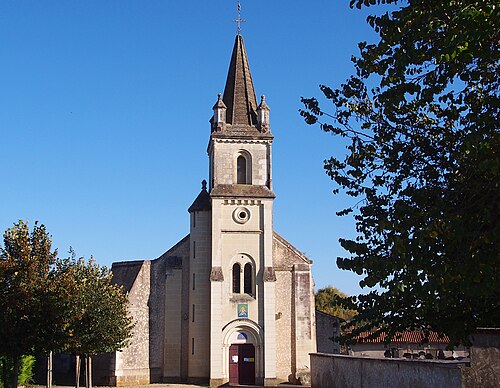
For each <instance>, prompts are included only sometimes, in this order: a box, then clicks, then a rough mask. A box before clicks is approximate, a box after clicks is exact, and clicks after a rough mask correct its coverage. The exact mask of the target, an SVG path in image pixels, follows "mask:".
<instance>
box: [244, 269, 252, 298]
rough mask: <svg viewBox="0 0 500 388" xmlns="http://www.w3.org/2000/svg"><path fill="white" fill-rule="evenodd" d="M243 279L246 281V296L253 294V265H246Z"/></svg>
mask: <svg viewBox="0 0 500 388" xmlns="http://www.w3.org/2000/svg"><path fill="white" fill-rule="evenodd" d="M243 275H244V276H243V279H244V286H243V288H244V291H245V294H251V293H252V292H253V284H252V280H253V276H252V264H250V263H246V264H245V267H244V274H243Z"/></svg>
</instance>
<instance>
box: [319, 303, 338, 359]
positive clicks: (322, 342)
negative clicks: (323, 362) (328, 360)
mask: <svg viewBox="0 0 500 388" xmlns="http://www.w3.org/2000/svg"><path fill="white" fill-rule="evenodd" d="M339 327H340V322H339V318H337V317H334V316H333V315H330V314H326V313H324V312H321V311H318V310H316V347H317V349H318V350H317V351H318V353H330V354H338V353H340V346H339V344H338V342H334V341H333V340H332V338H333V337H335V336H337V335H339Z"/></svg>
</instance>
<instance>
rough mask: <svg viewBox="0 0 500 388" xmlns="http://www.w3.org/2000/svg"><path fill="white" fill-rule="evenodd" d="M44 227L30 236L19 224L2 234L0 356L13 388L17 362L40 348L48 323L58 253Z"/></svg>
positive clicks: (36, 227)
mask: <svg viewBox="0 0 500 388" xmlns="http://www.w3.org/2000/svg"><path fill="white" fill-rule="evenodd" d="M51 246H52V241H51V238H50V236H49V235H48V233H47V231H46V230H45V227H44V226H43V225H38V224H37V223H35V226H34V227H33V231H32V232H31V233H30V231H29V227H28V224H27V223H24V222H22V221H19V222H18V223H17V224H15V225H14V227H12V228H10V229H8V230H7V231H6V232H5V233H4V246H3V247H0V355H3V356H5V357H7V358H10V359H11V360H12V362H13V370H14V374H13V376H14V377H13V380H12V386H14V387H15V386H16V385H17V375H18V372H19V366H20V365H19V361H20V358H21V356H22V355H26V354H30V353H32V352H33V351H34V350H35V349H40V348H42V346H43V340H44V337H43V333H44V331H45V326H46V325H50V324H51V322H50V320H48V319H47V315H46V311H45V306H46V303H45V302H46V298H45V296H46V289H47V287H48V283H49V278H50V268H51V266H52V265H53V264H54V262H55V259H56V256H57V251H51Z"/></svg>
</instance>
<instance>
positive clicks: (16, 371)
mask: <svg viewBox="0 0 500 388" xmlns="http://www.w3.org/2000/svg"><path fill="white" fill-rule="evenodd" d="M20 358H21V356H19V355H17V354H16V355H15V356H14V367H13V369H12V388H17V379H18V375H19V361H20Z"/></svg>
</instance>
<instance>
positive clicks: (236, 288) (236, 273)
mask: <svg viewBox="0 0 500 388" xmlns="http://www.w3.org/2000/svg"><path fill="white" fill-rule="evenodd" d="M240 272H241V266H240V265H239V264H238V263H236V264H234V265H233V294H239V293H240V292H241V286H240V285H241V280H240Z"/></svg>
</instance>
